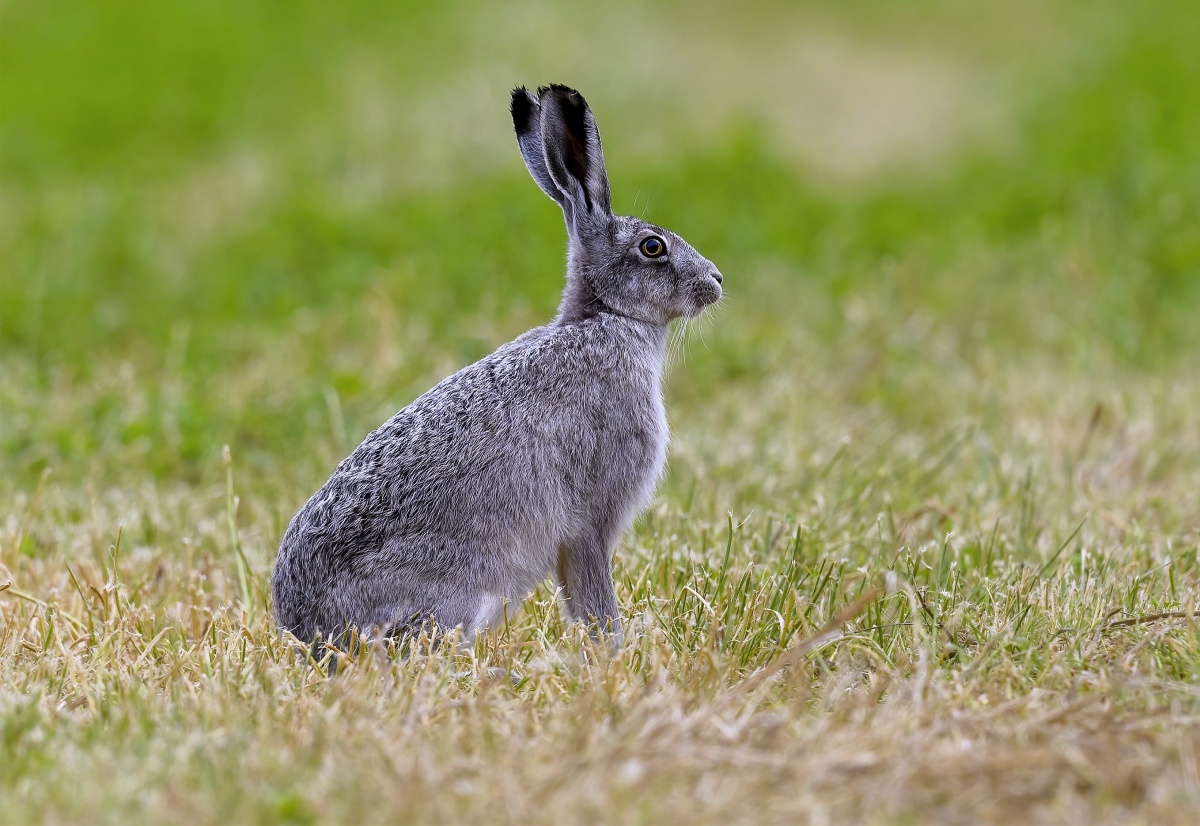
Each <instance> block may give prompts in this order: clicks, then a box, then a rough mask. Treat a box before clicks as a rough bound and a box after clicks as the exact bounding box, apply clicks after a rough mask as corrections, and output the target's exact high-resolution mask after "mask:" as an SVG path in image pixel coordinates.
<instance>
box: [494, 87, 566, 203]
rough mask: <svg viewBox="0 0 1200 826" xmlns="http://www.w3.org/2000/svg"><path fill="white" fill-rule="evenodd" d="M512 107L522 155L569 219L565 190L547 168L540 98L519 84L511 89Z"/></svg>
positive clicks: (535, 177) (528, 166)
mask: <svg viewBox="0 0 1200 826" xmlns="http://www.w3.org/2000/svg"><path fill="white" fill-rule="evenodd" d="M509 109H510V111H511V112H512V119H513V128H514V129H516V130H517V146H519V147H520V148H521V157H522V158H524V159H525V166H526V168H528V169H529V174H530V175H532V176H533V179H534V180H535V181H537V185H538V186H540V187H541V188H542V192H545V193H546V194H547V195H549V196H550V197H551V198H552V199H553V200H554V202H555V203H556V204H558V205H559V206H560V207H562V208H563V211H564V212H566V213H567V220H568V221H570V219H571V213H570V209H571V205H570V202H569V201H568V200H567V196H566V193H564V192H563V191H562V190H561V189H559V188H558V186H557V185H556V184H555V183H554V179H553V178H551V177H550V171H549V170H548V169H546V151H545V150H544V149H543V148H542V107H541V105H540V104H539V103H538V99H537V98H535V97H534V96H533V95H532V94H531V93H530V92H529V90H528V89H526V88H525V87H524V86H518V87H517V88H516V89H513V90H512V104H511V106H510V107H509Z"/></svg>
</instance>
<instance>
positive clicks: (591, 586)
mask: <svg viewBox="0 0 1200 826" xmlns="http://www.w3.org/2000/svg"><path fill="white" fill-rule="evenodd" d="M608 549H609V544H608V543H606V542H603V541H601V539H600V537H598V536H592V537H588V538H587V539H582V540H577V541H572V542H566V543H563V545H562V547H561V548H559V551H558V571H557V574H558V584H559V587H560V588H561V589H562V595H563V600H564V601H565V603H566V608H567V614H568V616H570V617H571V619H573V620H575V621H576V622H590V623H593V624H594V625H593V630H594V631H597V632H600V633H601V634H604V635H606V636H607V637H608V639H609V640H610V641H611V642H612V643H613V644H614V645H615V646H620V645H621V640H622V635H621V616H620V613H619V612H618V610H617V592H616V589H615V588H614V586H613V576H612V557H611V555H610V554H609V550H608Z"/></svg>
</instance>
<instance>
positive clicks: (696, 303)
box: [684, 284, 723, 318]
mask: <svg viewBox="0 0 1200 826" xmlns="http://www.w3.org/2000/svg"><path fill="white" fill-rule="evenodd" d="M722 295H723V293H722V292H721V288H720V287H718V286H716V285H715V284H714V285H713V289H711V290H710V289H705V290H698V291H697V292H696V294H695V295H694V296H692V300H691V302H689V304H690V306H689V307H688V308H687V310H686V311H685V312H684V316H685V317H687V318H695V317H696V316H698V315H700V314H701V313H703V312H704V311H705V310H707V309H708V308H709V307H711V306H712V305H714V304H716V303H717V302H718V301H720V300H721V296H722Z"/></svg>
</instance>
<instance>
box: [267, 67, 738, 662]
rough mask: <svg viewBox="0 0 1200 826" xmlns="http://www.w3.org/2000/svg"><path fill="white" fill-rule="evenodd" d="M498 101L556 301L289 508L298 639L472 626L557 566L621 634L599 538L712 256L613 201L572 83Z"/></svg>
mask: <svg viewBox="0 0 1200 826" xmlns="http://www.w3.org/2000/svg"><path fill="white" fill-rule="evenodd" d="M511 111H512V119H513V125H514V127H515V128H516V133H517V143H518V145H519V146H520V150H521V155H522V157H523V158H524V160H525V165H526V166H527V167H528V168H529V173H530V174H531V175H532V176H533V179H534V180H535V181H536V182H537V184H538V186H539V187H541V189H542V191H543V192H545V193H546V194H547V195H549V196H550V198H551V199H553V200H554V202H555V203H557V204H558V205H559V206H560V207H561V208H562V211H563V216H564V218H565V219H566V225H567V238H568V256H567V272H566V287H565V289H564V291H563V296H562V301H561V303H560V305H559V308H558V314H557V316H556V317H555V318H554V320H553V321H552V322H551V323H549V324H547V325H546V326H544V327H537V328H535V329H533V330H530V331H529V332H527V333H525V334H524V335H522V336H520V337H519V338H517V339H516V340H514V341H512V342H510V343H508V344H505V345H503V346H502V347H500V348H499V349H498V350H496V351H495V352H494V353H492V354H491V355H489V356H487V357H485V358H483V359H481V360H480V361H478V362H476V363H475V364H472V365H471V366H469V367H465V368H463V369H462V370H460V371H459V372H457V373H455V374H454V375H452V376H450V377H449V378H446V379H443V380H442V381H441V382H440V383H438V384H437V385H436V386H435V387H434V388H433V389H431V390H429V391H427V392H426V393H424V394H423V395H421V396H420V397H418V398H417V399H416V400H415V401H413V402H412V403H411V404H410V405H408V406H407V407H405V408H404V409H403V410H401V411H400V412H399V413H397V414H396V415H395V416H393V417H392V418H391V419H390V420H388V421H387V422H386V423H385V424H384V425H383V426H382V427H380V428H379V429H378V430H376V431H374V432H373V433H371V434H369V435H368V436H367V437H366V438H365V439H364V440H363V442H362V444H360V445H359V446H358V447H357V448H356V449H355V450H354V452H353V453H351V454H350V456H349V458H347V459H345V460H344V461H343V462H342V463H341V464H340V465H338V467H337V470H335V471H334V473H333V476H332V477H331V478H330V479H329V481H328V482H326V483H325V485H324V487H322V488H321V489H320V490H319V491H317V492H316V494H314V495H313V497H312V498H311V499H309V500H308V502H307V504H305V505H304V507H303V508H301V509H300V512H299V513H297V514H296V516H295V517H294V518H293V519H292V521H291V524H290V525H289V526H288V529H287V532H286V533H285V535H284V537H283V541H282V544H281V545H280V548H279V555H278V557H277V559H276V560H275V567H274V571H273V573H272V576H271V591H272V594H273V595H274V601H275V617H276V620H277V622H278V623H279V625H280V626H281V627H282V628H283V629H286V630H287V631H290V632H291V633H292V634H294V635H295V636H296V637H298V638H300V639H302V640H305V641H314V640H315V639H317V638H327V637H329V636H333V637H335V638H336V637H338V636H339V635H341V634H343V633H344V632H345V631H347V630H348V629H349V628H350V627H352V626H356V627H357V628H358V629H360V631H362V632H363V633H366V634H368V635H369V634H390V635H400V634H404V633H408V632H414V631H415V630H417V629H419V628H423V627H437V628H442V629H449V628H454V627H456V626H458V627H461V629H462V631H463V637H462V639H463V640H464V641H468V642H469V641H470V640H472V639H473V638H474V637H475V635H476V634H477V633H478V632H479V631H481V630H482V629H484V628H486V627H488V626H489V625H493V624H495V623H496V622H497V621H499V620H500V619H501V618H502V617H503V615H504V610H505V604H506V603H513V604H517V603H519V602H520V601H521V600H522V599H524V598H525V596H527V595H528V594H529V593H530V591H532V590H533V589H534V588H535V587H536V586H537V584H538V583H539V582H541V581H542V580H543V579H545V577H546V576H547V575H548V574H553V575H554V577H555V578H556V580H557V584H558V586H559V588H560V593H561V595H562V598H563V600H564V602H565V607H566V611H567V615H568V616H569V617H570V618H571V619H573V620H576V621H585V622H591V623H594V625H593V626H591V628H592V631H593V633H594V634H596V633H598V634H601V635H606V636H607V637H608V638H609V639H610V640H611V641H612V642H613V643H614V644H616V645H619V644H620V642H621V621H620V616H619V614H618V609H617V600H616V594H615V592H614V590H613V577H612V555H613V551H614V549H615V546H616V545H617V543H618V541H619V540H620V538H621V536H622V534H623V533H624V532H625V531H626V530H628V529H629V527H630V525H631V524H632V523H633V520H634V517H635V516H636V515H637V514H638V513H639V512H640V511H641V510H642V509H644V508H645V507H646V506H647V505H648V504H649V503H650V501H651V499H652V497H653V494H654V489H655V486H656V484H657V482H658V479H659V477H660V476H661V474H662V471H663V468H664V466H665V462H666V453H667V419H666V411H665V410H664V408H663V397H662V378H663V364H664V360H665V356H666V348H667V333H668V327H669V325H670V323H671V321H672V320H673V319H676V318H679V317H691V316H695V315H698V314H699V313H700V312H702V311H703V310H704V308H705V307H707V306H708V305H710V304H712V303H713V302H715V301H717V300H718V299H719V298H721V281H722V278H721V273H720V272H719V271H718V270H717V268H716V267H715V266H713V264H712V263H711V262H710V261H708V260H707V259H706V258H704V257H703V256H702V255H700V254H699V253H698V252H696V250H694V249H693V248H692V247H691V246H689V245H688V244H687V242H685V241H684V240H683V239H682V238H680V237H679V236H678V235H676V234H674V233H673V232H670V231H669V230H665V229H663V228H661V227H657V226H654V225H653V224H649V223H647V222H645V221H641V220H639V219H637V218H630V217H626V216H617V215H613V213H612V209H611V206H610V199H609V188H608V173H607V171H606V169H605V166H604V154H603V152H602V151H601V147H600V133H599V131H597V128H596V122H595V120H594V118H593V116H592V112H591V109H590V108H589V107H588V105H587V103H586V102H585V101H584V99H583V96H582V95H580V94H579V93H578V92H577V91H575V90H574V89H570V88H567V87H566V86H559V85H554V86H549V87H544V88H540V89H538V92H537V95H536V96H535V95H534V94H532V93H531V92H529V91H528V90H526V89H525V88H524V87H518V88H517V89H514V90H513V92H512V103H511Z"/></svg>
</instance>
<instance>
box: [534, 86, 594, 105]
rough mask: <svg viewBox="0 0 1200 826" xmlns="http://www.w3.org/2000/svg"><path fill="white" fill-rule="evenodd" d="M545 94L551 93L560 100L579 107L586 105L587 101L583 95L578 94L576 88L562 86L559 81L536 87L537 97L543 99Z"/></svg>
mask: <svg viewBox="0 0 1200 826" xmlns="http://www.w3.org/2000/svg"><path fill="white" fill-rule="evenodd" d="M547 95H553V96H554V97H556V98H558V99H559V100H560V101H564V102H566V103H569V104H570V105H572V106H577V107H580V108H583V107H586V106H587V101H586V100H584V99H583V95H581V94H579V90H578V89H572V88H571V87H570V86H564V85H563V84H561V83H551V84H550V85H549V86H539V87H538V98H539V99H541V100H544V99H545V98H546V96H547Z"/></svg>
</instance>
